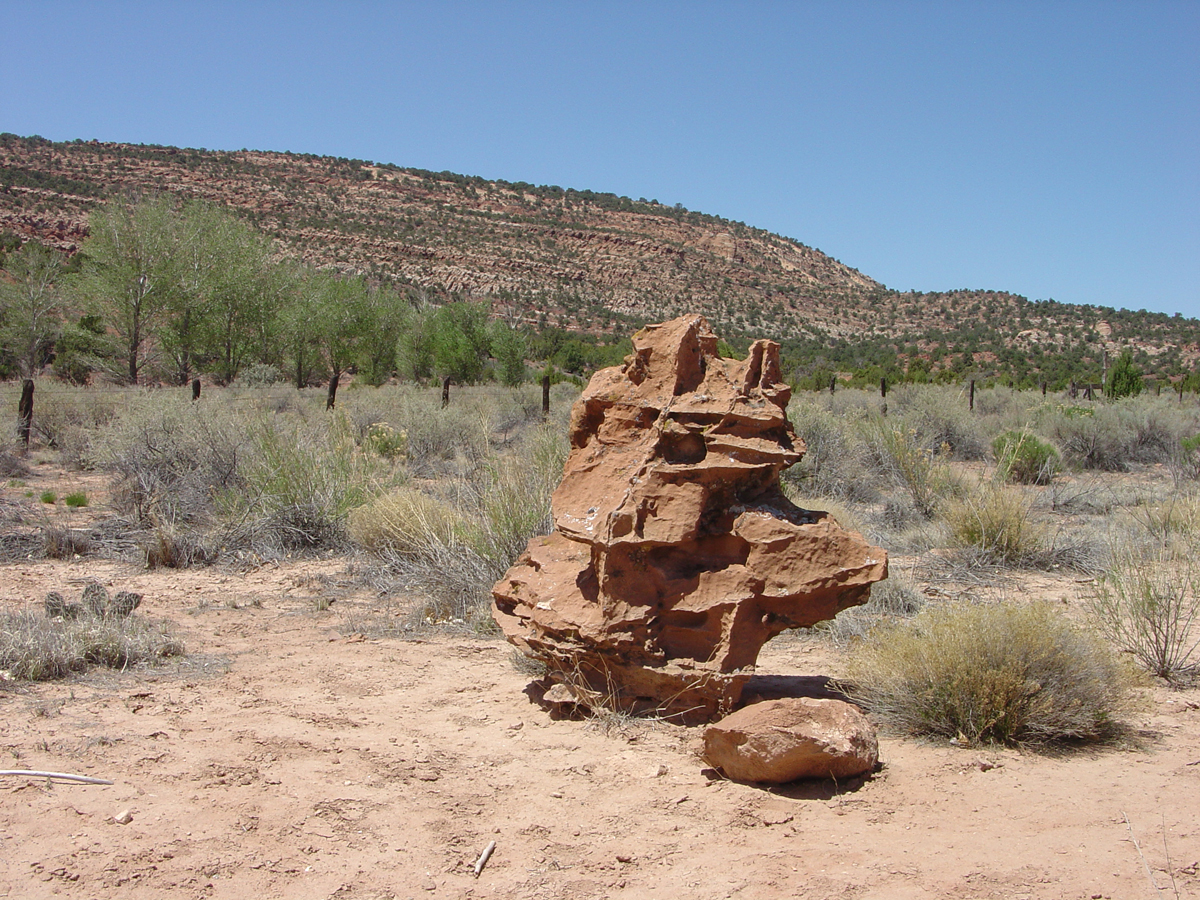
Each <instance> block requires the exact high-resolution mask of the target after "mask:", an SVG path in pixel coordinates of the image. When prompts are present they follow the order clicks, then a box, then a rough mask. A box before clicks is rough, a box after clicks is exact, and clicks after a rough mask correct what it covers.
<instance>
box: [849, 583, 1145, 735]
mask: <svg viewBox="0 0 1200 900" xmlns="http://www.w3.org/2000/svg"><path fill="white" fill-rule="evenodd" d="M847 678H848V680H849V685H848V689H849V693H850V696H851V697H852V698H853V699H854V700H855V701H856V702H859V703H861V704H862V705H863V706H864V707H865V708H866V709H867V710H868V711H869V712H870V713H871V714H872V715H873V716H874V717H875V718H877V719H878V720H879V721H880V722H881V723H882V724H884V725H886V726H888V727H892V728H896V729H898V730H900V731H903V732H908V733H911V734H932V735H943V736H945V737H949V738H956V739H958V740H960V741H965V742H968V743H971V744H974V743H978V742H999V743H1007V744H1047V743H1054V742H1058V741H1064V740H1077V739H1099V738H1104V737H1106V736H1109V735H1111V734H1112V733H1114V731H1115V730H1116V728H1117V723H1118V719H1119V717H1120V714H1121V713H1122V711H1123V709H1124V708H1125V705H1126V703H1127V701H1128V696H1129V689H1130V684H1131V678H1130V674H1129V672H1128V670H1127V669H1126V668H1125V667H1123V666H1122V664H1121V662H1120V660H1119V659H1118V657H1117V656H1116V654H1115V653H1113V652H1112V650H1111V649H1110V648H1109V647H1108V645H1107V644H1105V643H1104V642H1103V641H1102V640H1101V639H1100V638H1099V637H1098V636H1097V635H1095V634H1093V633H1092V632H1090V631H1087V630H1084V629H1082V628H1079V627H1078V626H1076V625H1074V624H1072V623H1071V622H1070V621H1069V620H1068V619H1066V618H1065V617H1064V616H1063V615H1062V614H1061V613H1060V612H1058V611H1057V610H1056V609H1055V608H1054V607H1053V606H1052V605H1051V604H1049V603H1033V604H1029V605H1020V604H1014V603H1001V604H996V605H991V606H983V605H976V606H953V607H931V608H928V609H926V610H925V611H924V612H922V613H921V614H920V615H918V616H917V617H916V618H913V619H910V620H908V621H904V622H897V623H893V624H891V625H885V626H882V627H880V628H877V629H876V630H874V631H873V632H872V633H871V634H870V636H869V637H868V638H867V639H866V640H864V641H863V642H861V643H860V644H859V645H858V646H857V647H856V648H855V650H854V651H853V652H852V654H851V656H850V659H849V663H848V671H847Z"/></svg>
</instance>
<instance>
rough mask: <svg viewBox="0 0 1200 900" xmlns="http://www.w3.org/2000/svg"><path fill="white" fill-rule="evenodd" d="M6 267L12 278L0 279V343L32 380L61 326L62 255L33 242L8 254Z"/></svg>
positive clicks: (21, 370) (22, 372) (24, 374)
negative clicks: (18, 251) (18, 250)
mask: <svg viewBox="0 0 1200 900" xmlns="http://www.w3.org/2000/svg"><path fill="white" fill-rule="evenodd" d="M5 268H6V269H7V271H8V274H9V276H10V277H11V278H12V279H13V280H12V282H11V283H9V282H7V281H0V344H2V345H3V346H4V347H6V348H7V349H8V351H9V352H10V353H11V354H12V355H13V358H14V360H15V362H16V364H17V368H18V370H19V371H20V374H21V377H23V378H28V379H32V378H33V377H34V376H35V375H36V374H37V372H38V370H39V369H40V368H41V367H42V364H43V361H44V359H45V357H46V353H47V351H48V349H49V348H50V346H51V344H52V343H53V341H54V338H55V336H56V335H57V334H58V332H59V330H60V328H61V324H62V302H61V298H60V296H59V290H58V283H59V279H60V278H61V276H62V271H63V257H62V254H60V253H59V252H58V251H56V250H52V249H50V248H49V247H44V246H42V245H41V244H38V243H35V242H33V241H30V242H29V243H27V244H25V246H24V247H23V248H22V249H21V252H20V253H15V254H12V255H10V256H8V257H7V259H6V260H5Z"/></svg>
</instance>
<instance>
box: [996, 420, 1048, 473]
mask: <svg viewBox="0 0 1200 900" xmlns="http://www.w3.org/2000/svg"><path fill="white" fill-rule="evenodd" d="M992 452H993V453H994V454H995V455H996V471H997V474H998V475H999V476H1000V478H1001V479H1003V480H1004V481H1015V482H1018V483H1020V484H1049V483H1050V481H1051V480H1052V479H1053V478H1054V476H1055V475H1056V474H1057V473H1058V471H1059V469H1060V467H1061V463H1060V461H1059V456H1058V451H1057V450H1055V449H1054V447H1052V446H1051V445H1050V444H1048V443H1046V442H1045V441H1043V440H1041V439H1040V438H1038V437H1035V436H1034V435H1032V434H1030V433H1029V432H1027V431H1006V432H1004V433H1003V434H999V435H997V436H996V438H995V440H993V441H992Z"/></svg>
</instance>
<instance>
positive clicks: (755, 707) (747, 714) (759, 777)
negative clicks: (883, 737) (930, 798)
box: [704, 697, 879, 784]
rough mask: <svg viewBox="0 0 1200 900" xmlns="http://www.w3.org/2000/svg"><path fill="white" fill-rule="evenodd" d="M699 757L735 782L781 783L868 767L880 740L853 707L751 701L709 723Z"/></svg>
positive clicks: (859, 771)
mask: <svg viewBox="0 0 1200 900" xmlns="http://www.w3.org/2000/svg"><path fill="white" fill-rule="evenodd" d="M704 757H705V759H707V760H708V761H709V763H711V764H712V765H714V766H716V767H717V768H718V769H720V770H721V771H722V772H724V773H725V774H726V776H728V777H729V778H732V779H733V780H735V781H759V782H766V783H769V784H784V783H786V782H788V781H795V780H796V779H797V778H852V777H854V776H855V775H862V774H863V773H864V772H870V771H871V770H872V769H874V768H875V766H876V765H877V764H878V763H879V744H878V742H877V740H876V738H875V729H874V728H872V727H871V723H870V722H869V721H868V720H867V717H866V716H864V715H863V714H862V711H861V710H860V709H859V708H858V707H857V706H854V705H853V704H851V703H846V702H845V701H843V700H816V699H813V698H812V697H789V698H786V699H783V700H767V701H765V702H763V703H753V704H751V705H750V706H747V707H744V708H742V709H739V710H738V711H737V712H735V713H733V714H732V715H730V716H726V717H725V718H724V719H722V720H721V721H720V722H717V723H715V724H713V725H709V726H708V727H707V728H706V729H704Z"/></svg>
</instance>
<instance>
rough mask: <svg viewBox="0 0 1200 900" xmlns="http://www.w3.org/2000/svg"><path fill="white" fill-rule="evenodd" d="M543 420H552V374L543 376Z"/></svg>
mask: <svg viewBox="0 0 1200 900" xmlns="http://www.w3.org/2000/svg"><path fill="white" fill-rule="evenodd" d="M542 418H543V419H548V418H550V373H549V372H547V373H546V374H545V375H543V376H542Z"/></svg>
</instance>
